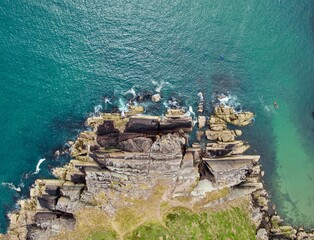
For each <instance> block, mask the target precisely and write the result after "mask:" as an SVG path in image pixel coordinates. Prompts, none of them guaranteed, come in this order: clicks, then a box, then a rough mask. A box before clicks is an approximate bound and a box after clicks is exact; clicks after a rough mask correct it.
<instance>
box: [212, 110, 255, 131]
mask: <svg viewBox="0 0 314 240" xmlns="http://www.w3.org/2000/svg"><path fill="white" fill-rule="evenodd" d="M214 114H215V115H216V116H217V117H218V118H220V119H223V120H224V121H226V122H228V123H231V124H233V125H236V126H246V125H248V124H250V123H252V121H253V117H254V114H253V113H251V112H239V113H238V112H236V111H235V110H234V109H233V108H232V107H228V106H225V105H219V106H216V107H215V110H214Z"/></svg>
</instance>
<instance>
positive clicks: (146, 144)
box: [119, 137, 153, 152]
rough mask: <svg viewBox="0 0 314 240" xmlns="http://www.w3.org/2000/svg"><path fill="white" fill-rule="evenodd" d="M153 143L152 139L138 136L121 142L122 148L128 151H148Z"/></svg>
mask: <svg viewBox="0 0 314 240" xmlns="http://www.w3.org/2000/svg"><path fill="white" fill-rule="evenodd" d="M152 144H153V141H152V139H150V138H146V137H138V138H133V139H128V140H126V141H122V142H120V143H119V146H120V149H121V150H123V151H127V152H148V151H149V149H150V148H151V146H152Z"/></svg>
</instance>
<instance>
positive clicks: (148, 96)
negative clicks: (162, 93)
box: [135, 92, 153, 102]
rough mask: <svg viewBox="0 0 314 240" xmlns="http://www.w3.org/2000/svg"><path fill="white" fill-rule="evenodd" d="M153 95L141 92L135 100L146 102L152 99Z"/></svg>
mask: <svg viewBox="0 0 314 240" xmlns="http://www.w3.org/2000/svg"><path fill="white" fill-rule="evenodd" d="M152 96H153V93H152V92H142V93H140V94H138V95H136V97H135V100H136V101H137V102H146V101H150V100H151V99H152Z"/></svg>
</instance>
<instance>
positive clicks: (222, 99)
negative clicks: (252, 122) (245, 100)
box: [215, 93, 242, 112]
mask: <svg viewBox="0 0 314 240" xmlns="http://www.w3.org/2000/svg"><path fill="white" fill-rule="evenodd" d="M215 98H217V99H218V101H219V103H220V104H223V105H225V106H229V107H232V108H233V109H234V110H235V111H236V112H242V107H241V104H240V102H239V100H238V97H237V96H236V95H232V94H230V93H228V95H225V94H218V95H215Z"/></svg>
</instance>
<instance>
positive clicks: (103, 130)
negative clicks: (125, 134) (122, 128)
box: [97, 120, 119, 136]
mask: <svg viewBox="0 0 314 240" xmlns="http://www.w3.org/2000/svg"><path fill="white" fill-rule="evenodd" d="M109 133H119V130H118V129H116V128H115V127H114V121H113V120H105V121H104V122H103V123H102V124H100V125H98V127H97V135H98V136H99V135H106V134H109Z"/></svg>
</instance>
